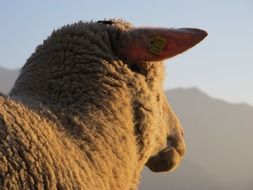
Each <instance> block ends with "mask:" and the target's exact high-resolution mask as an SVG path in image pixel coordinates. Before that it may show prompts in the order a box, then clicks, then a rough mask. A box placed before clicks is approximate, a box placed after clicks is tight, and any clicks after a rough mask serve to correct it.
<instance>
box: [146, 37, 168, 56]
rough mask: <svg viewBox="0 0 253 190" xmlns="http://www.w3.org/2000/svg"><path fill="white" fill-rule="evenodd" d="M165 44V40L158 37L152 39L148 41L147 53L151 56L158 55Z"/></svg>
mask: <svg viewBox="0 0 253 190" xmlns="http://www.w3.org/2000/svg"><path fill="white" fill-rule="evenodd" d="M166 43H167V39H166V38H163V37H160V36H156V37H153V38H151V39H150V40H149V51H150V52H151V53H153V54H156V55H160V53H161V52H162V51H163V49H164V47H165V45H166Z"/></svg>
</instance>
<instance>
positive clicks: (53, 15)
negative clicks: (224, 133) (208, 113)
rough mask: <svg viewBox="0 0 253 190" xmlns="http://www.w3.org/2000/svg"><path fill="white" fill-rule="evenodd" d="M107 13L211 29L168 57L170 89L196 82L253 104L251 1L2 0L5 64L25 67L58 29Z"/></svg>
mask: <svg viewBox="0 0 253 190" xmlns="http://www.w3.org/2000/svg"><path fill="white" fill-rule="evenodd" d="M103 18H123V19H126V20H128V21H130V22H132V23H133V24H134V25H151V26H163V27H198V28H202V29H205V30H207V31H208V33H209V36H208V37H207V39H206V40H204V41H203V42H202V43H201V44H199V45H198V46H196V47H195V48H193V49H192V50H190V51H188V52H187V53H184V54H182V55H180V56H177V57H175V58H173V59H170V60H168V61H166V64H167V68H166V71H167V72H166V73H167V77H166V81H165V86H166V88H174V87H179V86H180V87H191V86H197V87H199V88H200V89H202V90H204V91H205V92H207V93H208V94H211V95H213V96H215V97H219V98H223V99H225V100H228V101H232V102H248V103H250V104H252V105H253V84H252V82H253V1H252V0H210V1H203V0H191V1H189V0H177V1H168V0H155V1H144V0H139V1H133V0H125V1H116V0H113V1H101V0H100V1H98V0H92V1H85V0H76V1H75V0H73V1H66V0H43V1H36V0H25V1H18V0H13V1H1V3H0V34H1V35H0V52H1V54H0V66H2V67H7V68H19V67H21V66H22V65H23V64H24V63H25V61H26V59H27V58H28V57H29V55H30V54H31V53H32V52H33V51H34V49H35V47H36V46H37V45H38V44H40V43H42V41H43V39H45V38H46V37H47V36H48V35H50V33H51V32H52V30H53V29H56V28H58V27H60V26H62V25H64V24H69V23H73V22H76V21H79V20H91V19H92V20H101V19H103Z"/></svg>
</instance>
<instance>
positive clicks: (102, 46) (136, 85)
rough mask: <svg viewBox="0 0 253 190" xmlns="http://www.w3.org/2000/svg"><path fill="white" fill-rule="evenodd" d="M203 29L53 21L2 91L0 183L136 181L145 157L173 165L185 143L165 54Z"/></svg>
mask: <svg viewBox="0 0 253 190" xmlns="http://www.w3.org/2000/svg"><path fill="white" fill-rule="evenodd" d="M206 35H207V34H206V32H204V31H202V30H198V29H166V28H136V27H133V26H132V25H131V24H130V23H128V22H125V21H122V20H109V21H99V22H87V23H85V22H78V23H75V24H72V25H67V26H63V27H62V28H60V29H58V30H56V31H54V32H53V33H52V34H51V36H49V37H48V39H46V40H45V41H43V44H41V45H39V46H38V47H37V48H36V50H35V52H34V53H33V54H32V55H31V57H30V58H29V59H28V60H27V62H26V64H25V65H24V66H23V68H22V69H21V71H20V75H19V77H18V79H17V80H16V82H15V85H14V87H13V89H12V90H11V92H10V95H9V96H8V97H6V96H3V95H1V93H0V189H1V190H2V189H3V190H7V189H13V190H16V189H17V190H19V189H39V190H40V189H41V190H42V189H45V190H51V189H52V190H56V189H64V190H72V189H73V190H74V189H82V190H119V189H120V190H134V189H137V187H138V183H139V179H140V175H141V171H142V170H143V168H144V166H145V165H146V166H147V167H148V168H149V169H150V170H152V171H154V172H165V171H172V170H173V169H175V168H176V167H177V166H178V165H179V164H180V161H181V159H182V157H183V156H184V152H185V143H184V137H183V135H182V130H183V129H182V127H181V125H180V122H179V120H178V119H177V116H176V115H175V113H174V112H173V110H172V109H171V107H170V105H169V103H168V101H167V98H166V95H165V93H164V90H163V84H162V83H163V79H164V66H163V63H162V62H161V61H162V60H163V59H166V58H170V57H172V56H175V55H177V54H179V53H182V52H183V51H186V50H187V49H189V48H191V47H193V46H194V45H196V44H197V43H198V42H200V41H201V40H202V39H203V38H204V37H205V36H206ZM171 142H173V143H171Z"/></svg>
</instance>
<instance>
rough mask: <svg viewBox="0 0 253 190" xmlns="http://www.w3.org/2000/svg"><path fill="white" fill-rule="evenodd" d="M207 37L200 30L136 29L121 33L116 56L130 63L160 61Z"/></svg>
mask: <svg viewBox="0 0 253 190" xmlns="http://www.w3.org/2000/svg"><path fill="white" fill-rule="evenodd" d="M206 36H207V32H205V31H204V30H200V29H193V28H180V29H173V28H171V29H167V28H136V29H131V30H129V31H127V32H126V33H123V34H122V35H121V37H120V39H119V41H118V54H119V56H120V57H122V58H124V59H127V60H130V61H136V62H139V61H161V60H163V59H167V58H170V57H173V56H175V55H177V54H180V53H182V52H184V51H186V50H187V49H189V48H191V47H193V46H194V45H196V44H197V43H199V42H200V41H201V40H203V39H204V38H205V37H206Z"/></svg>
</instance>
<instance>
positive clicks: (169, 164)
mask: <svg viewBox="0 0 253 190" xmlns="http://www.w3.org/2000/svg"><path fill="white" fill-rule="evenodd" d="M181 159H182V156H181V155H180V153H179V152H178V151H177V150H176V149H175V148H165V149H163V150H162V151H160V152H159V153H158V154H157V155H155V156H152V157H150V158H149V160H148V161H147V163H146V166H147V167H148V168H149V169H150V170H151V171H153V172H168V171H172V170H174V169H176V168H177V167H178V166H179V165H180V162H181Z"/></svg>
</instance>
